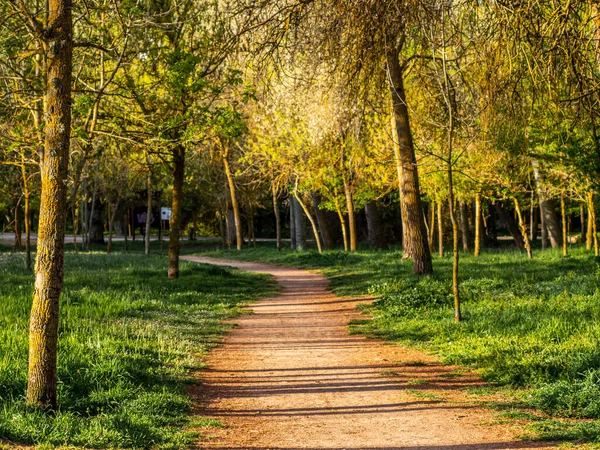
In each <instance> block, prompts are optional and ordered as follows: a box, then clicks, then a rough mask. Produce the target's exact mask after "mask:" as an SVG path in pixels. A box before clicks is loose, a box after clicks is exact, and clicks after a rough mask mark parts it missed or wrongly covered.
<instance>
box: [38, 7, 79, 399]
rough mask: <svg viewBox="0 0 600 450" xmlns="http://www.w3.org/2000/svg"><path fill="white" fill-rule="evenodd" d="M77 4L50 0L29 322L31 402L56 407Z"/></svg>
mask: <svg viewBox="0 0 600 450" xmlns="http://www.w3.org/2000/svg"><path fill="white" fill-rule="evenodd" d="M71 8H72V3H71V1H70V0H49V9H48V10H49V16H48V29H49V30H52V33H48V35H47V36H46V37H45V39H46V41H45V45H46V48H47V50H49V51H46V80H47V85H46V101H45V103H46V114H47V119H46V126H45V142H44V156H43V159H42V162H41V167H40V169H41V176H42V193H41V203H40V221H39V226H38V242H37V256H36V264H35V286H34V293H33V304H32V308H31V320H30V324H29V369H28V371H29V372H28V379H27V381H28V382H27V403H28V404H29V405H33V406H36V407H38V408H44V409H46V408H50V409H55V408H56V406H57V405H56V365H57V345H58V318H59V307H58V302H59V297H60V294H61V291H62V287H63V278H64V242H65V226H66V221H67V186H66V182H65V180H66V179H67V175H68V169H69V146H70V133H71V73H72V69H73V63H72V54H73V31H72V25H73V23H72V22H73V21H72V16H71Z"/></svg>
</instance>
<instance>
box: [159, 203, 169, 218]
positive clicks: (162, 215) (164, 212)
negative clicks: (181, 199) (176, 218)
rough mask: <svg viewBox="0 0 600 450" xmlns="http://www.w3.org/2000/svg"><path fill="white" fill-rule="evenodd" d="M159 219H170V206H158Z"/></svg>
mask: <svg viewBox="0 0 600 450" xmlns="http://www.w3.org/2000/svg"><path fill="white" fill-rule="evenodd" d="M160 219H161V220H171V208H165V207H164V206H163V207H162V208H160Z"/></svg>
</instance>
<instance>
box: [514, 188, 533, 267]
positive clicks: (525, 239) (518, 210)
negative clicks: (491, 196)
mask: <svg viewBox="0 0 600 450" xmlns="http://www.w3.org/2000/svg"><path fill="white" fill-rule="evenodd" d="M513 200H514V202H515V211H516V213H517V219H518V220H519V229H520V230H521V236H523V242H524V245H525V250H527V257H528V258H529V259H533V253H532V251H531V242H530V241H529V236H528V235H527V225H526V224H525V221H524V220H523V216H522V215H521V206H520V205H519V200H518V199H517V197H513Z"/></svg>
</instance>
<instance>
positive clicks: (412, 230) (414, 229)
mask: <svg viewBox="0 0 600 450" xmlns="http://www.w3.org/2000/svg"><path fill="white" fill-rule="evenodd" d="M399 56H400V49H390V50H388V52H387V55H386V57H387V65H388V70H389V77H388V79H389V88H390V94H391V96H392V109H393V114H394V122H395V128H396V134H397V139H398V141H397V142H396V143H395V147H396V148H397V151H398V154H399V159H400V163H401V167H402V171H401V172H402V173H401V175H402V179H401V180H400V192H401V199H402V201H403V205H404V208H403V209H402V212H403V217H402V219H403V220H402V226H403V229H404V230H405V234H404V236H405V238H406V242H404V251H405V252H408V254H409V255H410V257H412V259H413V271H414V273H416V274H425V273H431V272H433V265H432V263H431V253H430V252H429V244H428V242H427V231H426V229H425V222H424V220H423V206H422V204H421V192H420V189H419V175H418V172H417V160H416V157H415V150H414V146H413V140H412V134H411V129H410V123H409V114H408V107H407V102H406V93H405V91H404V74H403V69H402V67H401V66H400V61H399Z"/></svg>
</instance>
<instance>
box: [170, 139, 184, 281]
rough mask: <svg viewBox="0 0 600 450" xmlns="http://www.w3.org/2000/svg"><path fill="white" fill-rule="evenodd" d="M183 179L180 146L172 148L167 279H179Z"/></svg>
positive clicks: (181, 150)
mask: <svg viewBox="0 0 600 450" xmlns="http://www.w3.org/2000/svg"><path fill="white" fill-rule="evenodd" d="M184 177H185V147H184V146H183V145H181V144H178V145H176V146H175V147H174V148H173V195H172V200H171V219H170V220H169V250H168V260H169V269H168V277H169V278H170V279H177V278H179V252H180V242H179V238H180V236H181V203H182V201H183V180H184Z"/></svg>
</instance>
